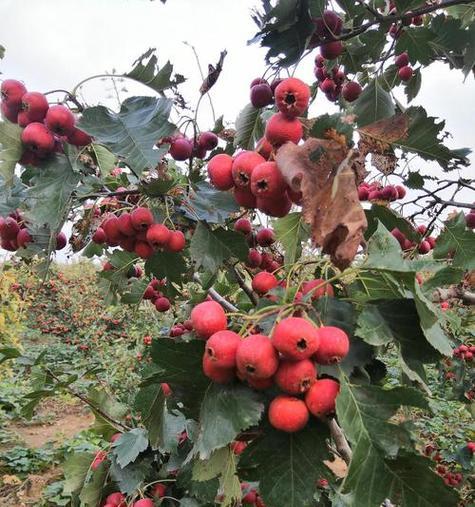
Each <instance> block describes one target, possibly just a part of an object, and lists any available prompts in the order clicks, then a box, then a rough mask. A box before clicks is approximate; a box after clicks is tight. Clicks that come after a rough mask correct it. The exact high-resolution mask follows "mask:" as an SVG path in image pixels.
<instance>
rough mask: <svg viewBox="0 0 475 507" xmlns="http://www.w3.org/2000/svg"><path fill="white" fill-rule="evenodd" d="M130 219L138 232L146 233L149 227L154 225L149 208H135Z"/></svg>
mask: <svg viewBox="0 0 475 507" xmlns="http://www.w3.org/2000/svg"><path fill="white" fill-rule="evenodd" d="M130 218H131V220H132V225H133V227H134V229H135V230H136V231H145V230H146V229H147V228H148V226H149V225H152V224H153V214H152V212H151V211H150V210H149V209H148V208H142V207H140V208H135V209H134V210H133V211H132V213H131V214H130Z"/></svg>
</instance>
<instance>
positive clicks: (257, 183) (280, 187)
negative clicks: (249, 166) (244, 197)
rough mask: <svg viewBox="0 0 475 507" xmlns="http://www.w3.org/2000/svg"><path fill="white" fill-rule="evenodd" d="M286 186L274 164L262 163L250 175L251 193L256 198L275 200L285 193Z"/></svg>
mask: <svg viewBox="0 0 475 507" xmlns="http://www.w3.org/2000/svg"><path fill="white" fill-rule="evenodd" d="M286 187H287V184H286V182H285V180H284V178H283V176H282V174H281V172H280V171H279V168H278V167H277V164H276V163H275V162H264V163H262V164H259V165H258V166H256V167H255V168H254V170H253V171H252V174H251V192H252V193H253V194H254V195H255V196H256V197H265V198H277V197H279V195H281V194H283V193H284V192H285V189H286Z"/></svg>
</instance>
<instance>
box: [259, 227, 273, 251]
mask: <svg viewBox="0 0 475 507" xmlns="http://www.w3.org/2000/svg"><path fill="white" fill-rule="evenodd" d="M256 241H257V243H258V245H259V246H262V247H266V246H271V245H272V244H273V243H274V242H275V234H274V230H273V229H270V228H269V227H263V228H262V229H259V231H257V234H256Z"/></svg>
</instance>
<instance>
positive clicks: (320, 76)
mask: <svg viewBox="0 0 475 507" xmlns="http://www.w3.org/2000/svg"><path fill="white" fill-rule="evenodd" d="M314 74H315V77H316V78H317V80H318V81H319V82H322V81H324V80H325V78H326V77H327V72H326V70H325V69H324V68H323V67H315V70H314Z"/></svg>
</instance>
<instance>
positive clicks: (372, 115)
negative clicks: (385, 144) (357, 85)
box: [354, 79, 395, 127]
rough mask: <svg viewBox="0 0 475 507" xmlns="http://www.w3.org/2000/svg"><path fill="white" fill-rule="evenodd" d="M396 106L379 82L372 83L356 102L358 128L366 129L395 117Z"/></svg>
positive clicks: (355, 110)
mask: <svg viewBox="0 0 475 507" xmlns="http://www.w3.org/2000/svg"><path fill="white" fill-rule="evenodd" d="M394 110H395V106H394V103H393V100H392V98H391V95H390V94H389V93H388V92H387V91H386V90H384V88H383V87H382V86H381V84H380V83H379V81H378V80H376V79H374V80H373V81H371V82H370V83H369V84H368V85H367V86H366V87H365V88H364V90H363V92H362V93H361V95H360V96H359V97H358V99H357V100H356V101H355V102H354V112H355V114H356V116H357V120H356V121H357V123H358V127H364V126H365V125H369V124H371V123H374V122H376V121H378V120H382V119H383V118H389V117H390V116H393V114H394Z"/></svg>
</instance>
